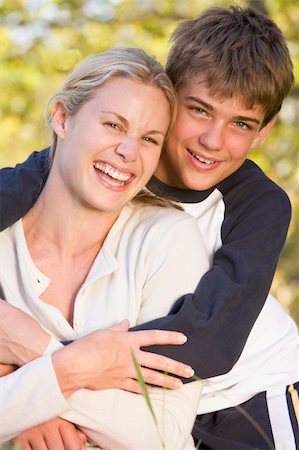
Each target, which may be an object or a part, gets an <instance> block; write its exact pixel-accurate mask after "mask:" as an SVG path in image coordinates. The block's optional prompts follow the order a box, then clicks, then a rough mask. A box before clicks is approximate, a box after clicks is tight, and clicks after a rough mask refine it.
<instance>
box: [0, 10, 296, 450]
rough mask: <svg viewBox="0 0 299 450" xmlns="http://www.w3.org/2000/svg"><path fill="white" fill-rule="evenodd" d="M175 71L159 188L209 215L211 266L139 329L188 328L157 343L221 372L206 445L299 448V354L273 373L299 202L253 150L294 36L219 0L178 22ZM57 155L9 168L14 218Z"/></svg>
mask: <svg viewBox="0 0 299 450" xmlns="http://www.w3.org/2000/svg"><path fill="white" fill-rule="evenodd" d="M167 72H168V75H169V76H170V78H171V80H172V82H173V84H174V86H175V88H176V90H177V96H178V118H177V122H176V125H175V127H174V128H173V130H172V132H171V134H170V136H169V139H168V142H167V144H166V146H165V149H164V152H163V155H162V158H161V160H160V163H159V166H158V168H157V171H156V173H155V177H154V178H153V179H152V180H151V181H150V183H149V185H148V189H149V190H151V191H152V192H153V193H156V194H159V195H162V196H165V197H169V198H172V199H175V200H177V201H179V202H181V204H182V205H183V206H184V208H185V209H186V211H188V212H189V213H190V214H192V215H193V216H194V217H196V218H197V220H198V225H199V227H200V229H201V232H202V234H203V235H204V236H205V237H206V244H207V248H208V250H209V253H210V255H211V270H210V271H209V272H208V273H207V274H206V275H205V276H204V277H203V278H202V280H201V282H200V283H199V285H198V288H197V290H196V292H195V293H194V294H192V295H191V294H188V295H186V296H184V297H183V298H182V299H180V301H179V302H178V303H177V305H176V307H175V308H174V309H173V310H172V311H171V312H170V314H169V315H168V316H167V317H165V318H161V319H158V320H156V321H153V322H150V323H148V324H144V325H142V326H140V327H139V329H146V328H153V327H155V328H160V329H177V330H180V331H182V332H184V333H186V334H187V335H188V342H187V343H186V344H185V345H184V346H183V347H182V348H179V347H178V348H175V349H174V348H172V347H168V348H167V350H166V349H165V348H162V347H155V348H151V349H150V350H151V351H155V352H159V353H161V354H166V355H167V356H170V357H173V358H176V359H181V360H182V361H184V362H187V363H188V364H190V365H192V367H193V368H194V370H195V372H196V374H197V375H198V376H199V377H201V378H207V379H208V378H211V377H213V378H211V380H210V381H211V383H210V385H211V386H212V389H213V392H214V402H213V394H212V393H211V390H209V387H210V386H209V380H207V384H206V390H204V394H203V399H202V402H201V405H200V408H201V409H200V411H199V413H200V415H198V416H197V420H196V422H195V427H194V433H193V434H194V437H195V438H196V439H197V440H200V441H202V443H201V448H214V449H241V448H244V449H245V448H246V449H249V448H250V449H253V448H271V445H272V446H273V447H274V448H277V449H280V448H286V449H288V450H291V449H296V448H298V446H299V438H298V422H296V420H299V419H298V416H297V419H296V416H295V414H296V406H293V405H294V404H296V391H295V390H296V389H297V390H298V383H296V384H295V386H293V385H292V384H291V383H295V382H297V381H298V378H299V377H298V361H297V360H294V365H293V369H292V370H293V371H291V373H290V376H289V378H284V377H283V376H282V377H281V378H280V375H279V374H277V375H273V376H272V375H271V376H272V378H271V383H273V385H271V386H269V384H267V383H268V378H267V377H268V375H269V373H270V374H272V372H273V373H274V372H275V368H277V367H278V368H279V365H280V360H281V353H280V352H283V351H285V344H284V342H285V341H284V338H285V336H288V335H290V341H292V345H293V342H294V339H296V335H295V333H294V327H293V324H291V322H288V321H286V327H284V328H283V329H280V328H279V329H278V327H276V326H275V323H276V322H275V320H276V317H277V316H278V315H280V310H278V309H277V308H278V305H276V304H275V306H274V309H273V301H274V300H273V299H272V298H271V297H268V298H267V295H268V293H269V289H270V286H271V282H272V279H273V275H274V272H275V268H276V265H277V261H278V258H279V254H280V252H281V249H282V247H283V245H284V242H285V238H286V234H287V229H288V226H289V221H290V214H291V212H290V203H289V200H288V197H287V195H286V194H285V193H284V192H283V191H282V190H281V189H280V188H279V187H278V186H277V185H275V184H274V183H273V182H272V181H271V180H269V179H268V178H267V177H266V176H265V175H264V174H263V172H262V171H261V170H260V169H259V168H258V167H257V166H256V165H255V164H254V163H253V162H252V161H250V160H248V159H246V157H247V154H248V152H249V150H250V149H251V148H253V147H255V146H257V145H258V144H259V143H260V142H261V141H262V140H263V139H264V138H265V136H266V135H267V133H268V132H269V131H270V129H271V128H272V126H273V125H274V122H275V117H276V115H277V113H278V112H279V110H280V107H281V104H282V101H283V99H284V98H285V97H286V95H287V94H288V92H289V90H290V89H291V86H292V84H293V72H292V63H291V60H290V57H289V53H288V50H287V47H286V44H285V41H284V39H283V36H282V34H281V32H280V30H279V29H278V28H277V26H276V25H275V24H274V23H273V22H272V21H271V20H269V19H268V18H267V17H265V16H264V15H263V14H261V13H259V12H257V11H255V10H253V9H245V10H242V9H240V8H233V7H232V8H229V9H225V8H210V9H208V10H207V11H205V12H204V13H203V14H201V15H200V16H199V17H198V18H197V19H194V20H189V21H185V22H183V23H182V24H180V25H179V26H178V27H177V29H176V30H175V32H174V35H173V45H172V48H171V50H170V54H169V57H168V61H167ZM47 159H48V158H47V150H44V151H43V152H40V153H34V154H33V155H31V156H30V157H29V159H28V160H27V161H26V162H25V163H24V164H23V165H18V166H17V167H16V168H15V169H5V170H3V171H2V173H1V185H0V188H1V195H2V203H1V224H2V227H3V228H5V227H6V226H8V225H9V224H10V223H12V222H14V221H15V220H17V219H18V218H19V217H21V216H22V215H23V214H24V213H25V212H26V211H27V210H28V208H30V206H31V205H32V203H33V201H34V200H35V199H36V198H37V196H38V194H39V190H40V185H41V176H40V173H41V172H42V174H43V175H44V177H46V175H47ZM266 298H267V300H266ZM269 305H270V306H269ZM273 311H274V312H273ZM276 313H277V316H276ZM265 317H267V321H265V320H264V318H265ZM280 343H281V344H280ZM281 347H282V348H281ZM290 348H291V347H290ZM292 348H293V347H292ZM240 355H241V356H240ZM285 356H286V355H285V354H284V357H285ZM296 357H297V356H293V354H292V353H291V350H290V358H296ZM294 367H297V369H296V373H294ZM227 372H229V373H227ZM223 374H226V375H223ZM286 379H288V380H289V381H287V382H285V380H286ZM289 384H290V386H289ZM215 386H216V388H215ZM210 389H211V387H210ZM205 396H206V397H207V402H205ZM297 399H298V397H297ZM297 401H298V400H297ZM238 405H240V406H241V408H239V407H237V406H238ZM297 408H298V405H297ZM297 414H298V410H297ZM252 419H253V421H254V422H255V423H254V425H253V423H252V422H253V421H252ZM265 434H266V436H268V439H270V442H269V440H267V437H265Z"/></svg>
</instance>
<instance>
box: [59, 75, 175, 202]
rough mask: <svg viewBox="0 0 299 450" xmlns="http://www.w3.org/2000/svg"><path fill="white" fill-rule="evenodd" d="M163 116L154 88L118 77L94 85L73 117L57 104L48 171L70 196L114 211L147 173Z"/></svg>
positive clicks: (162, 131)
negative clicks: (54, 145)
mask: <svg viewBox="0 0 299 450" xmlns="http://www.w3.org/2000/svg"><path fill="white" fill-rule="evenodd" d="M169 119H170V114H169V105H168V101H167V100H166V98H165V96H164V94H163V92H162V91H161V90H160V89H159V88H157V87H154V86H149V85H146V84H143V83H140V82H136V81H133V80H129V79H126V78H121V77H118V78H113V79H111V80H109V81H107V82H106V83H105V84H104V85H103V86H101V87H99V88H98V89H97V90H96V91H95V95H94V96H93V98H92V99H91V100H89V101H88V102H87V103H85V104H84V105H83V106H82V107H81V108H80V110H79V111H78V112H77V113H76V114H75V115H74V116H69V115H67V114H66V113H65V112H64V109H63V107H62V105H60V104H57V105H56V107H55V109H54V113H53V117H52V126H53V129H54V130H55V132H56V134H57V137H58V142H57V149H56V154H55V158H54V162H53V167H52V172H53V174H52V175H54V177H56V180H57V179H58V180H59V185H60V186H62V189H64V190H65V192H66V193H68V194H69V196H70V198H72V201H75V202H78V203H80V204H81V205H84V206H85V207H87V208H88V209H90V208H92V209H97V210H101V211H119V210H120V209H121V208H122V207H123V206H124V205H125V204H126V203H127V202H128V201H129V200H130V199H132V198H133V197H134V196H135V195H136V194H137V193H138V192H139V191H140V190H141V189H142V188H143V187H144V186H145V184H146V183H147V181H148V180H149V178H150V177H151V175H152V174H153V172H154V170H155V168H156V166H157V164H158V161H159V157H160V153H161V148H162V144H163V141H164V138H165V135H166V132H167V129H168V125H169ZM57 177H58V178H57Z"/></svg>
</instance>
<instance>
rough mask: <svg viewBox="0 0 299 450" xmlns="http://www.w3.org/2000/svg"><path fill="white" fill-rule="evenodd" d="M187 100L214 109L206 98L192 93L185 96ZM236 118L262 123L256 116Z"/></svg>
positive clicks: (236, 118)
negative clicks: (202, 98)
mask: <svg viewBox="0 0 299 450" xmlns="http://www.w3.org/2000/svg"><path fill="white" fill-rule="evenodd" d="M185 99H186V100H189V101H190V100H191V101H193V102H196V103H198V104H199V105H201V106H204V108H206V109H207V110H209V111H214V107H213V106H212V105H210V103H207V102H205V101H204V100H201V99H200V98H198V97H193V96H192V95H188V96H186V97H185ZM235 120H239V121H240V122H254V123H256V124H257V125H260V124H261V122H260V121H259V120H258V119H256V118H255V117H248V116H236V117H235Z"/></svg>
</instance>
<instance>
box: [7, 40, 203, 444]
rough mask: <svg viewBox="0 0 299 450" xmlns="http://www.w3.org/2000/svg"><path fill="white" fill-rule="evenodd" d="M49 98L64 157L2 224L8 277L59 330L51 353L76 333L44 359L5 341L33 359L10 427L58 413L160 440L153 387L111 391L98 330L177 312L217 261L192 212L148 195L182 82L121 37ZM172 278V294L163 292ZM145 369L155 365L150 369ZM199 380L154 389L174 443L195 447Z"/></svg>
mask: <svg viewBox="0 0 299 450" xmlns="http://www.w3.org/2000/svg"><path fill="white" fill-rule="evenodd" d="M51 104H53V107H52V112H51V119H50V122H51V127H52V130H53V134H54V142H53V146H52V149H53V161H52V167H51V170H50V174H49V177H48V180H47V182H46V185H45V187H44V188H43V191H42V193H41V195H40V197H39V198H38V200H37V202H36V203H35V205H34V206H33V208H32V209H31V210H30V211H29V212H28V213H27V214H26V215H25V216H24V217H23V218H22V219H21V220H20V221H18V222H17V223H16V224H14V225H13V226H12V227H10V228H8V229H7V230H5V231H3V232H2V233H1V234H0V242H1V245H0V248H1V250H0V259H1V262H2V267H3V265H4V264H3V263H4V261H5V271H4V268H3V270H2V269H1V274H0V284H1V287H2V290H3V294H4V296H5V299H6V301H7V302H8V303H10V304H11V305H13V306H16V307H18V308H20V309H22V310H23V311H25V312H26V313H28V314H29V315H31V316H32V317H34V318H35V319H37V320H38V322H39V323H40V324H41V325H42V328H43V330H44V331H41V332H40V331H39V330H37V331H36V333H38V334H39V335H41V338H39V339H38V341H39V342H41V341H42V342H43V347H45V343H48V341H47V337H46V336H48V335H52V336H53V338H52V340H51V342H50V345H48V349H47V350H46V351H45V352H44V353H47V352H51V351H53V349H54V350H57V349H58V348H60V347H61V344H60V341H62V340H74V339H75V340H76V341H75V342H73V343H72V344H70V345H68V346H66V347H64V348H62V349H61V350H58V351H56V352H54V353H53V355H52V357H51V356H49V355H45V356H43V357H41V358H39V357H38V358H36V360H35V361H33V362H31V363H28V364H26V363H27V361H28V360H29V359H32V358H28V357H27V360H26V356H25V357H24V358H23V359H22V357H21V356H20V354H19V353H18V352H17V353H18V354H17V355H16V356H14V355H13V354H12V353H13V352H12V351H10V348H8V349H7V348H6V350H7V351H8V356H7V358H6V359H5V358H3V359H2V362H3V363H11V364H17V365H22V364H23V363H24V362H25V365H24V366H23V367H22V368H21V369H19V370H17V371H16V372H14V373H12V374H9V375H7V376H5V377H3V378H2V379H0V395H1V398H0V400H1V401H0V405H1V406H0V408H1V409H0V415H1V420H0V422H1V426H2V428H1V430H0V440H1V441H2V442H4V441H6V440H8V439H10V438H11V437H13V436H15V435H16V434H18V433H19V432H21V431H22V430H24V429H26V428H28V427H31V426H33V425H35V424H37V423H41V422H43V421H44V420H47V419H50V418H52V417H55V416H56V415H60V416H62V417H64V418H66V419H67V420H69V421H71V422H74V423H76V424H78V426H80V427H83V429H84V431H85V432H86V434H87V435H88V436H89V437H90V438H92V440H93V441H95V442H96V445H97V446H100V447H102V448H106V449H108V448H111V449H112V448H113V449H115V448H127V449H130V450H132V449H134V448H136V449H137V448H138V449H141V448H155V449H157V448H160V446H161V441H160V437H159V434H158V433H157V429H156V426H155V423H154V421H153V420H152V417H151V414H150V411H149V409H148V408H147V406H146V403H145V402H144V399H143V398H142V396H137V395H135V394H131V393H128V392H126V391H123V390H113V389H110V390H105V391H100V390H99V389H103V388H106V389H107V387H108V388H113V387H120V386H119V385H118V381H117V380H114V379H111V380H109V370H108V371H107V373H106V374H105V376H104V378H105V377H106V378H105V380H104V381H103V376H101V377H99V375H98V371H100V370H101V366H102V365H103V364H105V363H106V361H105V360H100V361H98V360H99V352H101V349H102V348H103V347H105V345H107V344H105V342H107V341H105V340H103V339H101V337H102V338H103V332H100V331H95V330H99V329H101V328H106V327H109V326H112V325H114V324H115V323H117V322H119V321H120V320H122V319H124V318H127V319H129V321H130V324H131V325H134V324H137V323H140V322H142V321H145V320H151V319H153V318H155V317H159V316H161V315H165V314H167V312H168V311H169V309H170V307H171V305H172V304H173V302H174V301H175V300H176V299H178V298H179V297H180V296H181V295H183V294H185V293H186V292H193V291H194V289H195V288H196V285H197V283H198V275H199V271H200V272H201V273H202V274H203V273H205V272H206V270H207V269H208V258H207V255H206V250H205V247H204V245H203V242H202V239H201V238H200V236H199V233H198V229H197V225H196V223H195V222H194V221H193V219H191V217H190V216H189V215H187V214H185V213H184V212H182V211H178V210H175V209H173V208H165V207H164V208H163V207H161V206H165V205H164V204H163V202H162V200H159V199H158V200H156V199H153V197H152V196H149V195H147V194H146V193H142V194H140V191H141V190H142V188H143V187H144V185H145V184H146V183H147V181H148V180H149V178H150V177H151V175H152V173H153V171H154V170H155V168H156V165H157V163H158V160H159V156H160V152H161V148H162V144H163V141H164V139H165V137H166V135H167V132H168V129H169V126H171V122H172V120H173V111H174V105H175V100H174V94H173V91H172V87H171V84H170V82H169V81H168V79H167V77H166V76H165V74H164V73H163V70H162V68H161V66H160V65H159V64H158V63H157V62H156V61H155V60H153V59H152V58H150V57H149V56H147V55H146V54H145V53H144V52H142V51H141V50H136V49H114V50H110V51H108V52H104V53H102V54H99V55H95V56H93V57H90V58H88V59H87V60H84V61H83V62H82V63H81V64H79V65H78V66H77V67H76V68H75V69H74V71H73V72H72V73H71V74H70V75H69V77H68V78H67V79H66V81H65V83H64V85H63V86H62V89H61V90H60V91H59V92H58V93H57V94H56V95H54V96H53V98H52V101H51ZM132 199H134V200H133V201H131V200H132ZM146 204H148V206H146V207H145V205H146ZM154 205H156V206H154ZM166 206H170V205H169V204H167V205H166ZM161 237H162V239H161ZM167 277H168V278H167ZM165 279H169V282H168V283H166V282H165ZM174 279H175V283H174V282H173V280H174ZM162 281H163V283H162ZM161 289H163V295H162V296H161V298H163V299H164V300H163V303H161V302H159V301H157V299H159V298H160V296H159V293H161ZM165 299H167V301H165ZM111 332H113V331H111ZM111 332H110V333H111ZM101 333H102V334H101ZM86 335H87V336H86ZM85 336H86V337H85ZM115 337H116V335H115ZM55 338H56V339H55ZM110 343H111V340H110V341H109V343H108V345H110ZM144 345H146V344H144ZM8 347H9V346H8ZM4 348H5V345H4ZM116 351H117V349H116ZM132 351H133V352H135V348H134V346H133V345H132ZM136 351H137V352H138V348H137V349H136ZM41 353H42V352H38V351H37V353H36V355H35V356H39V355H40V354H41ZM100 356H101V353H100ZM105 356H106V357H107V351H106V353H105ZM110 357H112V359H113V358H114V357H115V355H113V354H112V355H110ZM130 357H131V355H130V353H128V352H127V353H126V354H125V353H124V358H125V359H126V360H128V359H129V358H130ZM156 357H157V356H155V358H156ZM158 358H159V357H158ZM169 364H172V361H171V360H170V361H169ZM142 365H143V364H142ZM144 365H145V366H146V364H144ZM108 366H109V364H108ZM153 368H155V367H153ZM184 368H185V367H184ZM167 369H168V370H169V371H170V372H173V370H172V366H171V365H170V366H169V367H167ZM180 369H181V370H182V369H183V366H180ZM178 371H179V369H177V372H178ZM174 372H175V371H174ZM32 373H34V374H35V378H34V377H33V375H32ZM143 373H144V375H145V378H146V376H147V375H148V371H147V369H143ZM36 374H37V375H36ZM183 374H184V372H181V375H183ZM185 374H186V375H187V376H188V375H191V372H189V374H188V373H185ZM32 377H33V378H32ZM160 377H161V378H160V380H162V381H161V382H160V384H163V374H160ZM107 378H108V381H107ZM150 380H151V377H150V376H149V377H148V378H146V381H147V382H150ZM1 383H2V384H1ZM21 387H22V388H24V387H25V388H26V393H25V394H24V391H22V398H21V400H20V397H19V395H18V394H19V393H18V388H19V389H20V388H21ZM200 387H201V382H194V383H189V384H187V385H185V386H184V387H183V388H182V389H179V390H178V391H169V392H168V393H167V395H166V397H165V395H164V393H163V390H161V389H157V388H155V389H153V391H152V393H151V399H152V402H153V407H154V410H155V414H156V416H157V419H158V423H159V424H160V423H161V421H162V419H163V420H164V422H165V424H164V426H165V436H164V438H165V441H166V444H167V446H169V448H171V449H174V448H177V449H179V448H187V446H189V445H190V446H191V448H192V447H193V448H194V446H193V444H192V443H189V444H187V441H188V439H189V436H190V433H191V429H192V425H193V421H194V418H195V415H196V410H197V406H198V401H199V396H200ZM128 388H130V390H133V388H132V384H130V385H129V387H128ZM135 389H136V390H137V388H136V387H135ZM1 390H2V393H1ZM92 390H96V391H94V392H93V391H92ZM31 394H32V395H31ZM49 394H50V395H51V402H50V398H49ZM41 399H42V402H43V403H42V404H41ZM49 402H50V403H51V404H49ZM137 421H139V422H137Z"/></svg>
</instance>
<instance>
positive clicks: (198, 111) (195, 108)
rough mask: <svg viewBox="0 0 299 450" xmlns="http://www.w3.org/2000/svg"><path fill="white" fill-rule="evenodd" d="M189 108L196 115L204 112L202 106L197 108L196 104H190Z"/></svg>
mask: <svg viewBox="0 0 299 450" xmlns="http://www.w3.org/2000/svg"><path fill="white" fill-rule="evenodd" d="M189 109H190V110H191V111H193V112H194V113H195V114H198V115H205V114H206V111H205V110H204V109H203V108H199V107H198V106H190V107H189Z"/></svg>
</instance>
